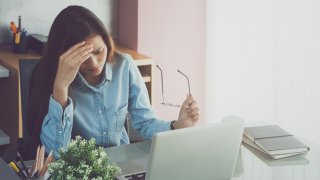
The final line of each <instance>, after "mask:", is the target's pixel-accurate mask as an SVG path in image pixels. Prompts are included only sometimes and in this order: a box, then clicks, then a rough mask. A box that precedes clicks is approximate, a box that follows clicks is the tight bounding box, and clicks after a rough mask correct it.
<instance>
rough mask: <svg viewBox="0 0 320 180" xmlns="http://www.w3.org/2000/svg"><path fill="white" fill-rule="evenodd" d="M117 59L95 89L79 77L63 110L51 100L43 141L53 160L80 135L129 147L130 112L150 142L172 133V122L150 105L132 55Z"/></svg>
mask: <svg viewBox="0 0 320 180" xmlns="http://www.w3.org/2000/svg"><path fill="white" fill-rule="evenodd" d="M114 58H115V59H114V60H115V61H114V63H113V64H110V63H106V64H105V67H104V70H103V80H102V81H101V82H100V83H99V84H98V85H97V86H95V87H93V86H91V85H89V84H88V83H87V82H86V80H85V79H84V78H83V76H82V75H81V74H80V73H78V74H77V76H76V78H75V80H74V81H73V82H72V84H71V89H72V94H71V96H72V99H71V98H70V97H68V105H67V107H66V108H65V109H64V110H63V108H62V106H61V105H60V104H59V103H58V102H57V101H55V100H54V99H53V98H52V96H51V97H50V99H49V109H48V114H47V115H46V116H45V118H44V120H43V123H42V130H41V133H40V139H41V142H42V144H43V145H44V146H45V148H46V151H47V152H50V151H51V150H52V151H53V153H54V157H56V158H57V157H59V156H58V150H59V149H60V148H62V147H66V145H67V144H68V143H69V142H70V139H71V138H73V137H74V136H77V135H81V136H82V137H83V138H85V139H90V138H95V140H96V144H97V145H99V146H103V147H109V146H118V145H121V144H128V143H129V137H128V134H127V133H126V130H125V128H124V122H125V119H126V116H127V113H130V115H131V120H132V127H133V128H134V129H136V130H137V131H138V132H139V133H140V134H141V135H142V136H144V137H145V138H147V139H151V138H152V135H153V134H154V133H156V132H161V131H167V130H170V122H168V121H162V120H159V118H158V117H157V116H156V114H155V112H154V110H153V109H152V107H151V106H150V101H149V96H148V91H147V88H146V86H145V83H144V81H143V79H142V77H141V74H140V72H139V70H138V68H137V66H136V65H135V63H134V61H133V60H132V58H131V56H130V55H128V54H121V53H119V54H116V55H115V57H114Z"/></svg>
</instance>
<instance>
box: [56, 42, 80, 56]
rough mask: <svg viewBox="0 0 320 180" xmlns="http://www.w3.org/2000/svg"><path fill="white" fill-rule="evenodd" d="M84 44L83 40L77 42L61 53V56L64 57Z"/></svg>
mask: <svg viewBox="0 0 320 180" xmlns="http://www.w3.org/2000/svg"><path fill="white" fill-rule="evenodd" d="M84 44H85V42H84V41H82V42H79V43H77V44H75V45H73V46H72V47H71V48H70V49H68V50H67V51H66V52H65V53H63V54H62V55H61V58H65V57H67V56H69V55H70V54H71V53H73V51H75V50H76V49H78V48H79V47H81V46H83V45H84Z"/></svg>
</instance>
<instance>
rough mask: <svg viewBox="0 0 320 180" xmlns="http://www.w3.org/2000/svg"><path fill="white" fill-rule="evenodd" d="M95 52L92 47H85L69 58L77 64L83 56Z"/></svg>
mask: <svg viewBox="0 0 320 180" xmlns="http://www.w3.org/2000/svg"><path fill="white" fill-rule="evenodd" d="M92 51H93V46H92V45H84V46H81V47H79V48H78V49H76V50H75V51H73V53H71V54H70V55H69V56H68V57H69V58H70V59H72V60H74V61H75V62H78V61H79V60H80V59H81V58H82V57H83V56H85V55H87V54H89V53H90V52H92Z"/></svg>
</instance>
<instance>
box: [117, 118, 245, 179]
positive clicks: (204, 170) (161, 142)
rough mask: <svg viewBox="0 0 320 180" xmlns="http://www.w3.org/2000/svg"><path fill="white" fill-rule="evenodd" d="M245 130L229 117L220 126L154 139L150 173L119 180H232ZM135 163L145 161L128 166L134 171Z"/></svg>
mask: <svg viewBox="0 0 320 180" xmlns="http://www.w3.org/2000/svg"><path fill="white" fill-rule="evenodd" d="M243 126H244V122H243V120H242V119H241V118H239V117H235V116H229V117H227V118H224V120H223V121H222V122H220V123H215V124H206V125H202V126H197V127H192V128H185V129H178V130H174V131H167V132H161V133H157V134H155V135H154V136H153V139H152V144H151V150H150V155H149V158H148V162H147V169H146V170H145V169H144V170H142V171H139V170H137V169H136V172H131V173H129V174H126V173H128V172H126V173H125V174H121V175H119V176H118V177H117V179H119V180H124V179H130V180H140V179H141V180H144V179H146V180H164V179H168V180H171V179H172V180H176V179H177V180H180V179H183V180H189V179H190V180H194V179H204V180H206V179H215V180H225V179H231V178H232V176H233V173H234V169H235V165H236V161H237V156H238V152H239V147H240V145H241V139H242V133H243ZM135 163H137V164H139V163H142V164H143V160H139V159H138V160H136V161H132V162H130V163H129V164H126V165H127V166H131V167H133V166H135ZM120 168H123V164H122V165H120ZM133 169H134V168H133Z"/></svg>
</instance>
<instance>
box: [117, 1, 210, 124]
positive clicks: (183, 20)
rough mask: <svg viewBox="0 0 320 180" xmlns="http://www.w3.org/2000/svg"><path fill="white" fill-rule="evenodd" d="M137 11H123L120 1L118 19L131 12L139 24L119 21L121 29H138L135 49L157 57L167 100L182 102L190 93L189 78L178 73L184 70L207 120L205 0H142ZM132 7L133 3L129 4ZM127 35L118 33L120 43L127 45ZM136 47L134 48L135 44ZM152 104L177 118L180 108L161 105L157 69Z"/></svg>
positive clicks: (162, 113) (162, 115)
mask: <svg viewBox="0 0 320 180" xmlns="http://www.w3.org/2000/svg"><path fill="white" fill-rule="evenodd" d="M136 2H137V4H138V6H137V8H138V11H137V13H135V12H134V10H132V9H131V10H130V12H128V11H122V9H124V8H125V7H124V6H125V4H128V2H126V1H125V0H123V1H120V2H119V8H120V9H119V13H120V14H119V19H121V18H123V19H126V16H128V14H131V16H130V17H128V18H129V19H130V21H132V19H131V18H132V17H134V16H135V17H136V18H137V23H138V24H137V25H134V26H128V23H130V22H128V21H129V20H127V21H122V22H121V21H120V22H119V32H121V29H123V28H125V29H131V30H132V31H136V30H137V40H136V45H135V46H136V50H138V51H139V52H142V53H144V54H146V55H148V56H151V57H152V58H153V59H154V60H155V64H158V65H159V66H160V67H161V68H162V70H163V72H164V91H165V94H166V101H168V102H173V103H180V104H181V103H182V102H183V101H184V99H185V98H186V95H187V93H188V86H187V80H186V79H185V77H183V76H182V75H181V74H179V73H178V72H177V69H179V70H181V71H182V72H184V73H185V74H187V75H188V76H189V79H190V84H191V93H192V94H193V95H194V97H195V98H196V99H197V101H198V103H199V106H200V108H201V118H202V119H203V120H204V119H205V118H204V115H203V114H204V104H205V103H204V101H205V96H204V85H205V84H204V75H205V74H204V69H205V68H204V67H205V64H204V63H205V1H198V0H189V1H184V0H175V1H170V0H153V1H149V0H139V1H136ZM130 7H132V6H130ZM121 16H123V17H121ZM125 35H126V34H123V33H119V40H120V41H119V42H120V43H122V44H124V43H127V44H128V41H129V42H130V41H134V39H133V38H134V37H131V39H124V38H122V36H125ZM133 48H134V47H133ZM153 85H154V86H153V87H154V88H153V98H154V102H153V107H154V108H155V110H156V112H157V114H158V115H159V116H160V118H161V119H167V120H172V119H177V118H178V113H179V108H173V107H166V106H163V105H161V104H160V103H161V102H162V98H161V79H160V71H159V70H158V69H157V68H156V67H155V68H154V78H153Z"/></svg>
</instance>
